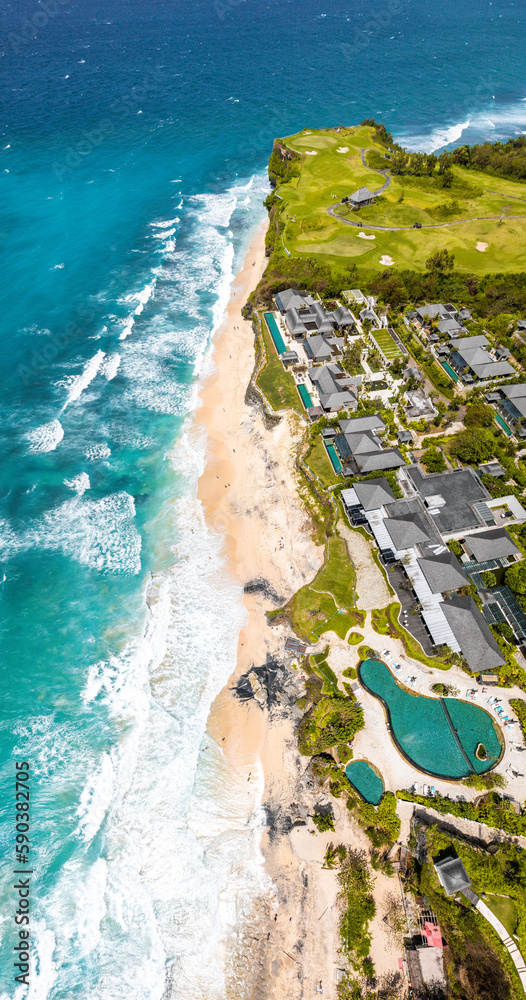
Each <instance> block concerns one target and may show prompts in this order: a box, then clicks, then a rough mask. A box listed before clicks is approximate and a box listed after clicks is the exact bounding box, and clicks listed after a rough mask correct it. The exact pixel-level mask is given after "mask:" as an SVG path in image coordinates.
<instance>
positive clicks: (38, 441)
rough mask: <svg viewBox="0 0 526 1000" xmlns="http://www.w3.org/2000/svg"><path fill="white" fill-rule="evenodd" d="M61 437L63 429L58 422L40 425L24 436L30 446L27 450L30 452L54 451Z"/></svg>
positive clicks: (53, 421) (51, 421)
mask: <svg viewBox="0 0 526 1000" xmlns="http://www.w3.org/2000/svg"><path fill="white" fill-rule="evenodd" d="M63 437H64V428H63V427H62V424H61V423H60V420H50V422H49V423H48V424H41V426H40V427H35V428H34V430H32V431H28V432H27V434H26V439H27V440H28V441H29V444H30V448H29V450H30V451H32V452H45V451H55V448H56V447H57V445H58V444H60V442H61V441H62V438H63Z"/></svg>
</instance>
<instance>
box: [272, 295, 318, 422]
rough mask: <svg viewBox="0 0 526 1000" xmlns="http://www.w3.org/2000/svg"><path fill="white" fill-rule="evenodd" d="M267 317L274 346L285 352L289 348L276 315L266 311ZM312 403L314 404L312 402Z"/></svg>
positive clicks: (278, 350)
mask: <svg viewBox="0 0 526 1000" xmlns="http://www.w3.org/2000/svg"><path fill="white" fill-rule="evenodd" d="M265 319H266V322H267V326H268V329H269V333H270V336H271V337H272V340H273V341H274V347H275V348H276V350H277V352H278V354H283V353H284V352H285V351H286V350H287V348H286V345H285V342H284V340H283V337H282V336H281V333H280V332H279V330H278V324H277V323H276V320H275V319H274V316H273V315H272V313H271V312H268V313H265ZM310 405H311V406H312V403H311V404H310Z"/></svg>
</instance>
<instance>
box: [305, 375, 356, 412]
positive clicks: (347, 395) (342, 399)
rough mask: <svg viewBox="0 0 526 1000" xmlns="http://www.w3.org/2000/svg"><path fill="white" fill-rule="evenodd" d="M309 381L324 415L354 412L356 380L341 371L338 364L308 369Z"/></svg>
mask: <svg viewBox="0 0 526 1000" xmlns="http://www.w3.org/2000/svg"><path fill="white" fill-rule="evenodd" d="M309 379H310V381H311V383H312V385H313V386H314V388H315V389H316V390H317V391H318V395H319V397H320V406H321V407H322V409H323V411H324V412H325V413H336V412H337V411H338V410H356V409H357V408H358V398H357V395H356V382H357V380H356V378H355V377H353V376H352V375H348V374H347V372H344V371H343V368H341V366H340V365H339V364H336V363H329V364H326V365H320V366H319V367H316V368H309Z"/></svg>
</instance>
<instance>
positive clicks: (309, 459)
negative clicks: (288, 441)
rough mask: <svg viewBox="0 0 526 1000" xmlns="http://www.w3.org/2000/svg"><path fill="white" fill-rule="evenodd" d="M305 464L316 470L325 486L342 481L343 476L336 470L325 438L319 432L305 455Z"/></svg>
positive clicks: (313, 470)
mask: <svg viewBox="0 0 526 1000" xmlns="http://www.w3.org/2000/svg"><path fill="white" fill-rule="evenodd" d="M305 464H306V465H308V467H309V469H311V470H312V472H314V473H315V474H316V475H317V477H318V479H319V480H320V482H321V483H322V484H323V486H333V485H334V483H339V482H341V479H342V476H339V475H337V473H336V472H335V471H334V469H333V467H332V465H331V461H330V458H329V456H328V455H327V452H326V450H325V445H324V443H323V438H322V436H321V434H318V435H317V437H315V439H314V443H313V444H312V445H311V447H310V449H309V452H308V454H307V455H306V457H305Z"/></svg>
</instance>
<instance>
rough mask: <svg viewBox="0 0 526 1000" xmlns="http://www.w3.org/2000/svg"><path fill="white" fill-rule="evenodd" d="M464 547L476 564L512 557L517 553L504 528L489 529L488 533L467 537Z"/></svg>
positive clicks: (481, 532)
mask: <svg viewBox="0 0 526 1000" xmlns="http://www.w3.org/2000/svg"><path fill="white" fill-rule="evenodd" d="M465 545H466V549H467V550H468V552H469V554H470V556H471V557H472V559H475V560H476V561H477V562H487V561H488V560H489V559H505V558H506V557H507V556H513V555H516V554H517V553H518V552H519V549H518V548H517V546H516V545H515V542H514V541H513V539H512V538H511V537H510V535H508V532H507V531H506V528H489V529H488V531H479V532H478V533H477V534H476V535H469V536H468V537H467V538H466V541H465Z"/></svg>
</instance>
